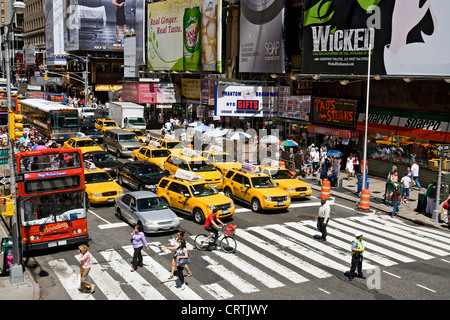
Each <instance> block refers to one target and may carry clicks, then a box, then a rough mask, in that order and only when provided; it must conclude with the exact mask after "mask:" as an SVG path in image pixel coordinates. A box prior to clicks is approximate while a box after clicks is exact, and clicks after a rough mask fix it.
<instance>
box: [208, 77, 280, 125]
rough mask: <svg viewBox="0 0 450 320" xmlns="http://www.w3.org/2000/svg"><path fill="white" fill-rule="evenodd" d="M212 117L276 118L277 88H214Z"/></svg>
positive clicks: (220, 86)
mask: <svg viewBox="0 0 450 320" xmlns="http://www.w3.org/2000/svg"><path fill="white" fill-rule="evenodd" d="M215 97H216V98H215V105H214V115H215V116H222V117H260V118H261V117H265V118H270V117H276V116H277V114H278V87H260V86H233V85H231V86H227V85H216V86H215Z"/></svg>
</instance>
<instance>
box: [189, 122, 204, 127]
mask: <svg viewBox="0 0 450 320" xmlns="http://www.w3.org/2000/svg"><path fill="white" fill-rule="evenodd" d="M201 124H202V123H201V122H198V121H195V122H191V123H189V124H188V126H189V127H196V126H198V125H201Z"/></svg>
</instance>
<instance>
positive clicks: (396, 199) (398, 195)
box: [391, 185, 402, 218]
mask: <svg viewBox="0 0 450 320" xmlns="http://www.w3.org/2000/svg"><path fill="white" fill-rule="evenodd" d="M401 199H402V192H401V191H400V186H399V185H397V186H396V187H395V190H394V192H393V193H392V197H391V200H392V202H394V209H393V210H392V215H391V217H392V218H393V217H394V216H395V214H396V213H397V212H398V211H399V210H398V206H399V205H400V201H401Z"/></svg>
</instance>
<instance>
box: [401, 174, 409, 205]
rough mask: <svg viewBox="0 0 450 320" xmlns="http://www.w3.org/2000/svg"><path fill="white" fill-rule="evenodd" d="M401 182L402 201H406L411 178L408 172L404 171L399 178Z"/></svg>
mask: <svg viewBox="0 0 450 320" xmlns="http://www.w3.org/2000/svg"><path fill="white" fill-rule="evenodd" d="M400 182H401V183H402V186H403V187H402V202H404V203H408V198H409V190H410V189H409V188H410V187H411V179H410V178H409V177H408V172H405V174H404V175H403V178H402V180H400Z"/></svg>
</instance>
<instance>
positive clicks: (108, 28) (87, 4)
mask: <svg viewBox="0 0 450 320" xmlns="http://www.w3.org/2000/svg"><path fill="white" fill-rule="evenodd" d="M65 1H66V6H65V8H64V10H65V21H66V29H65V34H64V44H65V49H66V50H67V51H78V50H80V51H123V46H124V37H125V34H126V32H130V33H132V32H136V19H143V16H142V17H136V0H65Z"/></svg>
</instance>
